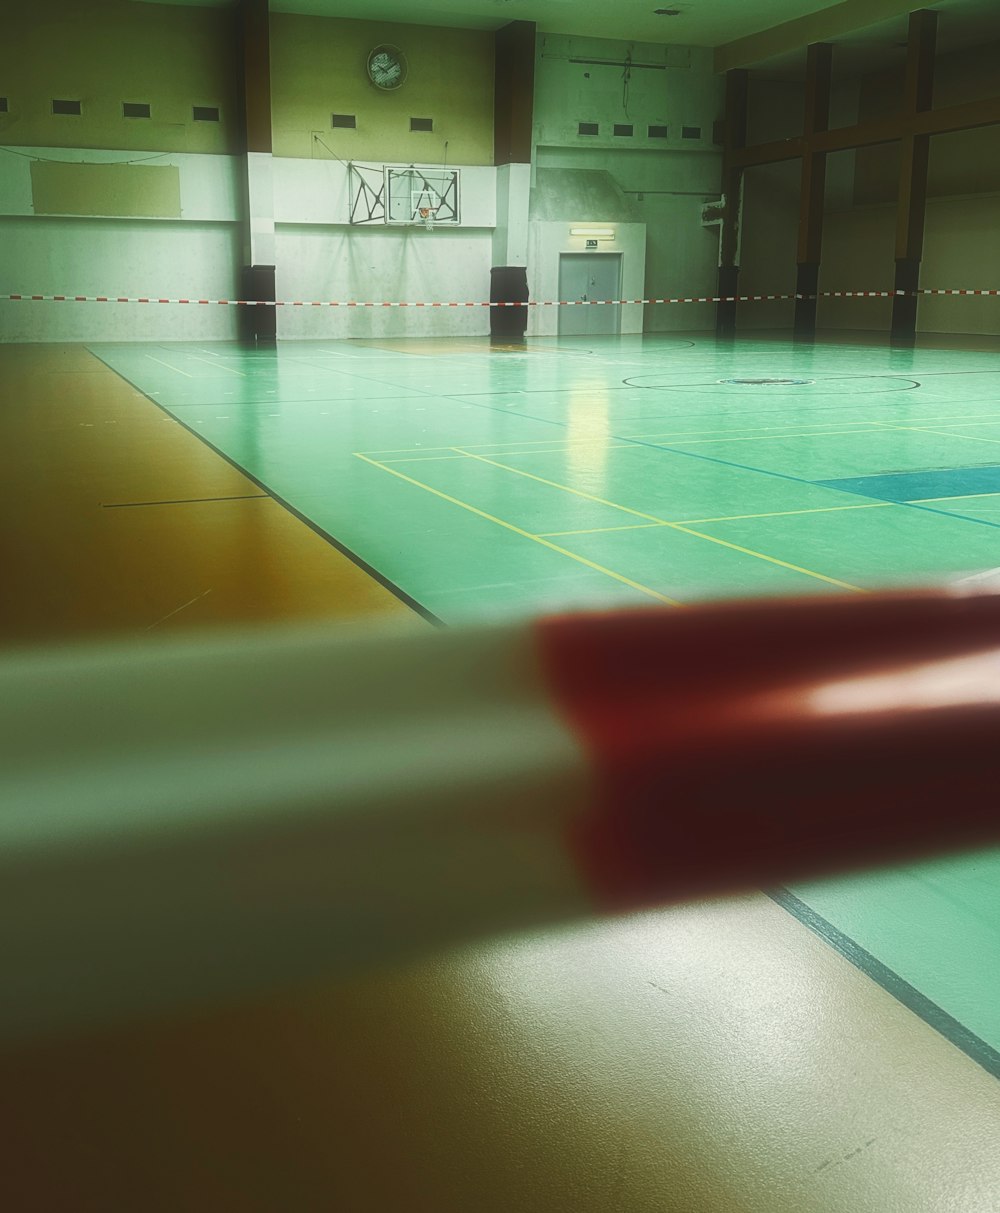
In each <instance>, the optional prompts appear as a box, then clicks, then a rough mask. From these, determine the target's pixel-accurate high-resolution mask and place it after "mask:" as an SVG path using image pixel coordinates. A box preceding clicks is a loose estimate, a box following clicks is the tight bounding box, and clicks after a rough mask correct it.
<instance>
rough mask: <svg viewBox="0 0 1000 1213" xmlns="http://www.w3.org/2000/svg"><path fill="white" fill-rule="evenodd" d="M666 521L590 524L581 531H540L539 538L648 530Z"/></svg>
mask: <svg viewBox="0 0 1000 1213" xmlns="http://www.w3.org/2000/svg"><path fill="white" fill-rule="evenodd" d="M669 525H670V524H669V523H668V522H633V523H626V524H625V525H624V526H591V527H586V528H585V529H584V530H582V531H542V532H541V534H540V535H539V538H540V539H559V538H560V537H561V536H564V535H607V534H608V533H609V532H611V531H649V530H653V529H654V528H656V527H658V526H669Z"/></svg>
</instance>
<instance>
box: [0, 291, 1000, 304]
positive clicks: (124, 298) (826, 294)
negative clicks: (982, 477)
mask: <svg viewBox="0 0 1000 1213" xmlns="http://www.w3.org/2000/svg"><path fill="white" fill-rule="evenodd" d="M918 295H978V296H998V295H1000V288H997V289H991V290H987V289H978V290H974V289H972V288H962V289H943V288H930V287H925V288H921V289H919V290H914V291H895V290H894V291H819V292H817V293H816V294H800V293H795V294H787V295H698V296H685V297H678V298H675V299H537V300H536V299H529V300H502V301H490V302H483V301H480V302H469V303H459V302H455V303H451V302H443V303H438V302H426V301H413V302H406V301H403V302H400V301H374V300H372V301H367V300H357V299H351V300H343V299H313V300H302V299H158V298H155V297H153V296H149V297H148V298H147V297H143V296H139V297H133V296H129V295H0V302H4V301H15V302H16V301H21V302H28V303H30V302H35V303H194V304H201V305H204V306H207V307H346V308H352V307H430V308H452V307H455V308H459V307H487V308H490V307H496V308H500V307H528V308H531V307H624V306H628V305H646V304H654V303H764V302H772V301H775V300H788V299H803V300H805V299H892V298H895V297H900V298H903V297H915V296H918Z"/></svg>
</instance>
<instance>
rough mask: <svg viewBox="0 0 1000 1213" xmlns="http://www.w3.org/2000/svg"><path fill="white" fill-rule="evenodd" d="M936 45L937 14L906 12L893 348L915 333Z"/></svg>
mask: <svg viewBox="0 0 1000 1213" xmlns="http://www.w3.org/2000/svg"><path fill="white" fill-rule="evenodd" d="M936 42H937V13H935V12H931V10H930V9H921V10H920V11H918V12H915V13H911V14H910V28H909V42H908V48H907V52H906V81H905V85H904V89H903V114H904V118H908V119H910V123H911V126H910V129H909V130H908V131H906V132H904V134H903V139H902V148H901V155H900V173H899V194H898V197H897V203H896V280H895V289H896V290H897V291H905V292H906V294H903V295H896V296H895V297H894V298H893V301H892V329H891V334H890V340H891V342H892V344H893V345H902V346H909V345H913V343H914V340H915V339H916V333H917V296H916V295H915V294H913V293H912V292H915V291H916V290H917V288H918V287H919V285H920V261H921V258H922V257H923V252H924V215H925V213H926V209H927V165H928V159H929V155H930V135H929V134H927V133H922V132H918V129H917V121H916V120H917V119H918V116H919V115H921V114H926V113H927V112H928V111H929V110H930V109H931V107H932V105H933V103H934V52H935V48H936Z"/></svg>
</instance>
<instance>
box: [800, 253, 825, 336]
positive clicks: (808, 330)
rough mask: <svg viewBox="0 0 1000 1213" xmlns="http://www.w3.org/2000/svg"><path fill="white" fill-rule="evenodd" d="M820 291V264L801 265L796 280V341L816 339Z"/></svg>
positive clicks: (804, 263)
mask: <svg viewBox="0 0 1000 1213" xmlns="http://www.w3.org/2000/svg"><path fill="white" fill-rule="evenodd" d="M818 290H819V262H818V261H803V262H800V263H799V272H798V276H797V278H796V280H795V294H796V295H797V296H799V297H798V298H797V299H796V300H795V340H796V341H813V340H815V337H816V305H817V302H818V300H817V299H816V292H817V291H818Z"/></svg>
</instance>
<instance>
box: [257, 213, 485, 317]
mask: <svg viewBox="0 0 1000 1213" xmlns="http://www.w3.org/2000/svg"><path fill="white" fill-rule="evenodd" d="M491 237H492V233H491V232H490V231H489V230H484V231H480V232H470V231H468V230H467V229H463V228H454V229H451V230H449V229H448V228H446V227H444V226H441V227H438V228H436V229H435V230H434V231H431V232H428V231H425V230H424V229H423V228H385V227H382V226H379V227H354V228H346V227H336V226H330V225H323V224H281V225H279V226H278V228H277V246H278V263H277V289H278V295H279V297H280V298H281V299H290V300H297V299H298V300H351V299H353V300H365V301H391V302H399V301H405V302H415V301H437V302H478V301H483V300H488V299H489V297H490V264H491V254H492V239H491ZM489 331H490V318H489V309H488V308H485V307H475V308H341V307H336V308H330V307H324V308H282V309H281V310H280V311H279V313H278V336H279V337H281V338H301V337H327V338H334V337H403V336H407V337H428V336H463V337H471V336H476V335H483V334H486V333H488V332H489Z"/></svg>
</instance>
